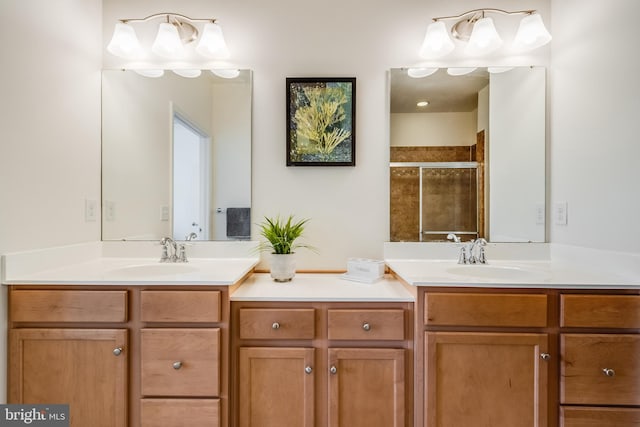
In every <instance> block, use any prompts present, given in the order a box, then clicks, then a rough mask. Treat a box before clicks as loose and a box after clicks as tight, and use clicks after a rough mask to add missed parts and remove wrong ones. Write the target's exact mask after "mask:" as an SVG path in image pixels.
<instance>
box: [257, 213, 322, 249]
mask: <svg viewBox="0 0 640 427" xmlns="http://www.w3.org/2000/svg"><path fill="white" fill-rule="evenodd" d="M307 222H309V219H302V220H299V221H294V217H293V215H289V217H288V218H287V219H286V220H283V219H282V218H280V216H277V217H275V218H269V217H266V216H265V217H264V221H263V222H262V223H260V224H259V227H260V235H261V236H262V237H264V238H265V239H266V241H262V242H260V244H259V245H258V250H259V251H261V252H267V251H268V252H272V253H274V254H290V253H293V252H295V250H296V249H298V248H308V249H313V248H312V247H311V246H309V245H305V244H300V243H296V240H297V239H298V238H299V237H300V236H302V233H303V232H304V227H305V225H306V224H307Z"/></svg>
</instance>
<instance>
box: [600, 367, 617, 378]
mask: <svg viewBox="0 0 640 427" xmlns="http://www.w3.org/2000/svg"><path fill="white" fill-rule="evenodd" d="M602 373H603V374H605V375H606V376H608V377H615V376H616V371H614V370H613V369H610V368H604V369H602Z"/></svg>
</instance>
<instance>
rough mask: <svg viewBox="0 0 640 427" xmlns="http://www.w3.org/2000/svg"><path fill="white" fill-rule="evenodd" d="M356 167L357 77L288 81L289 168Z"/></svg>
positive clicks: (290, 78) (288, 79)
mask: <svg viewBox="0 0 640 427" xmlns="http://www.w3.org/2000/svg"><path fill="white" fill-rule="evenodd" d="M355 164H356V79H355V77H353V78H352V77H349V78H293V77H288V78H287V166H355Z"/></svg>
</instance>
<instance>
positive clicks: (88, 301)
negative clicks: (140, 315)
mask: <svg viewBox="0 0 640 427" xmlns="http://www.w3.org/2000/svg"><path fill="white" fill-rule="evenodd" d="M9 310H10V313H9V316H10V320H11V321H13V322H102V323H104V322H126V321H127V291H97V290H96V291H72V290H51V291H48V290H13V291H11V294H10V304H9Z"/></svg>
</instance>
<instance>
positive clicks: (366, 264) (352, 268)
mask: <svg viewBox="0 0 640 427" xmlns="http://www.w3.org/2000/svg"><path fill="white" fill-rule="evenodd" d="M347 274H348V275H349V276H356V277H363V278H369V279H377V278H378V277H382V276H383V275H384V261H380V260H375V259H367V258H349V259H348V260H347Z"/></svg>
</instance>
